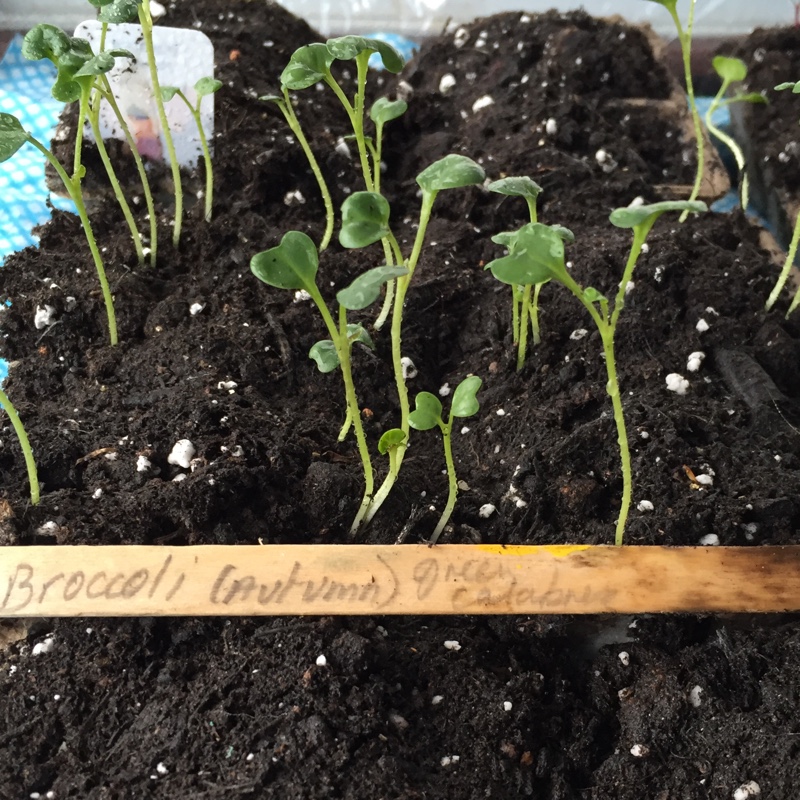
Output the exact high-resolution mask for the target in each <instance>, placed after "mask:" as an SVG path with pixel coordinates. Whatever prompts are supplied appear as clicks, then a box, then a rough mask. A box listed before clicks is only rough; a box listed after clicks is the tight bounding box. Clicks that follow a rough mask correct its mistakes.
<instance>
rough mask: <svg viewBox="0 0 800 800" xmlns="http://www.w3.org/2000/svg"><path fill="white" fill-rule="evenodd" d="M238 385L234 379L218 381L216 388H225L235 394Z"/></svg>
mask: <svg viewBox="0 0 800 800" xmlns="http://www.w3.org/2000/svg"><path fill="white" fill-rule="evenodd" d="M238 386H239V384H238V383H236V381H219V382H218V383H217V389H227V390H228V392H229V393H230V394H235V392H236V389H237V387H238Z"/></svg>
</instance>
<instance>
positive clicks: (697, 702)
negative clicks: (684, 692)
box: [689, 686, 703, 708]
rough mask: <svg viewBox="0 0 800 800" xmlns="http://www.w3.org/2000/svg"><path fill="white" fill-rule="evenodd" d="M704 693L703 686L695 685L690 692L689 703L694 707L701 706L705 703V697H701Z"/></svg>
mask: <svg viewBox="0 0 800 800" xmlns="http://www.w3.org/2000/svg"><path fill="white" fill-rule="evenodd" d="M702 694H703V687H702V686H693V687H692V689H691V691H690V692H689V705H691V706H693V707H694V708H700V706H701V705H702V704H703V698H702V697H701V695H702Z"/></svg>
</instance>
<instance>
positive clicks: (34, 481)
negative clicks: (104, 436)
mask: <svg viewBox="0 0 800 800" xmlns="http://www.w3.org/2000/svg"><path fill="white" fill-rule="evenodd" d="M0 147H2V142H0ZM0 406H2V408H3V410H4V411H5V412H6V414H8V418H9V419H10V420H11V425H12V427H13V428H14V432H15V433H16V434H17V438H18V439H19V444H20V447H21V448H22V455H23V456H24V457H25V467H26V469H27V470H28V483H29V484H30V488H31V505H34V506H35V505H38V504H39V478H38V475H37V472H36V460H35V459H34V457H33V450H32V449H31V443H30V441H29V440H28V434H27V433H25V427H24V426H23V424H22V420H21V419H20V418H19V414H17V410H16V409H15V408H14V406H13V404H12V403H11V400H9V399H8V395H7V394H6V393H5V392H4V391H3V390H2V389H0Z"/></svg>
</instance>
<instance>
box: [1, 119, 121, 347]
mask: <svg viewBox="0 0 800 800" xmlns="http://www.w3.org/2000/svg"><path fill="white" fill-rule="evenodd" d="M24 144H32V145H33V146H34V147H35V148H36V149H37V150H39V152H41V153H42V154H43V155H44V157H45V158H46V159H47V160H48V161H49V162H50V163H51V164H52V165H53V168H54V169H55V171H56V172H57V173H58V177H59V178H61V181H62V182H63V184H64V188H65V189H66V190H67V193H68V194H69V196H70V199H71V200H72V202H73V203H75V208H76V210H77V211H78V217H79V218H80V221H81V225H82V226H83V232H84V234H85V236H86V241H87V243H88V244H89V250H90V251H91V253H92V259H93V260H94V265H95V268H96V269H97V277H98V278H99V280H100V288H101V289H102V292H103V300H104V301H105V306H106V316H107V317H108V335H109V339H110V341H111V344H112V345H116V344H117V318H116V314H115V313H114V300H113V298H112V296H111V289H110V288H109V285H108V279H107V278H106V271H105V267H104V266H103V259H102V257H101V256H100V251H99V249H98V247H97V241H96V239H95V237H94V231H93V230H92V223H91V222H90V221H89V215H88V214H87V213H86V205H85V203H84V202H83V192H82V190H81V178H82V177H83V172H84V168H83V166H82V165H81V164H80V163H79V164H78V168H77V171H76V173H75V175H74V176H73V177H70V176H69V175H68V174H67V171H66V170H65V169H64V167H62V166H61V163H60V162H59V160H58V159H57V158H56V157H55V156H54V155H53V154H52V153H51V152H50V150H48V149H47V148H46V147H45V146H44V145H43V144H42V143H41V142H40V141H39V140H38V139H36V138H35V137H34V136H31V134H29V133H28V132H27V131H26V130H25V129H24V128H23V127H22V123H20V121H19V120H18V119H17V118H16V117H15V116H14V115H13V114H6V113H0V163H2V162H3V161H7V160H8V159H9V158H11V157H12V156H13V155H14V154H15V153H16V152H17V150H19V149H20V148H21V147H22V146H23V145H24Z"/></svg>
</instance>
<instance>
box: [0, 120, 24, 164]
mask: <svg viewBox="0 0 800 800" xmlns="http://www.w3.org/2000/svg"><path fill="white" fill-rule="evenodd" d="M27 141H28V134H27V133H25V129H24V128H23V127H22V124H21V123H20V121H19V120H18V119H17V118H16V117H15V116H14V115H13V114H5V113H0V163H2V162H3V161H8V159H9V158H11V156H13V155H14V153H16V152H17V150H19V149H20V147H22V145H24V144H25V142H27Z"/></svg>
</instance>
